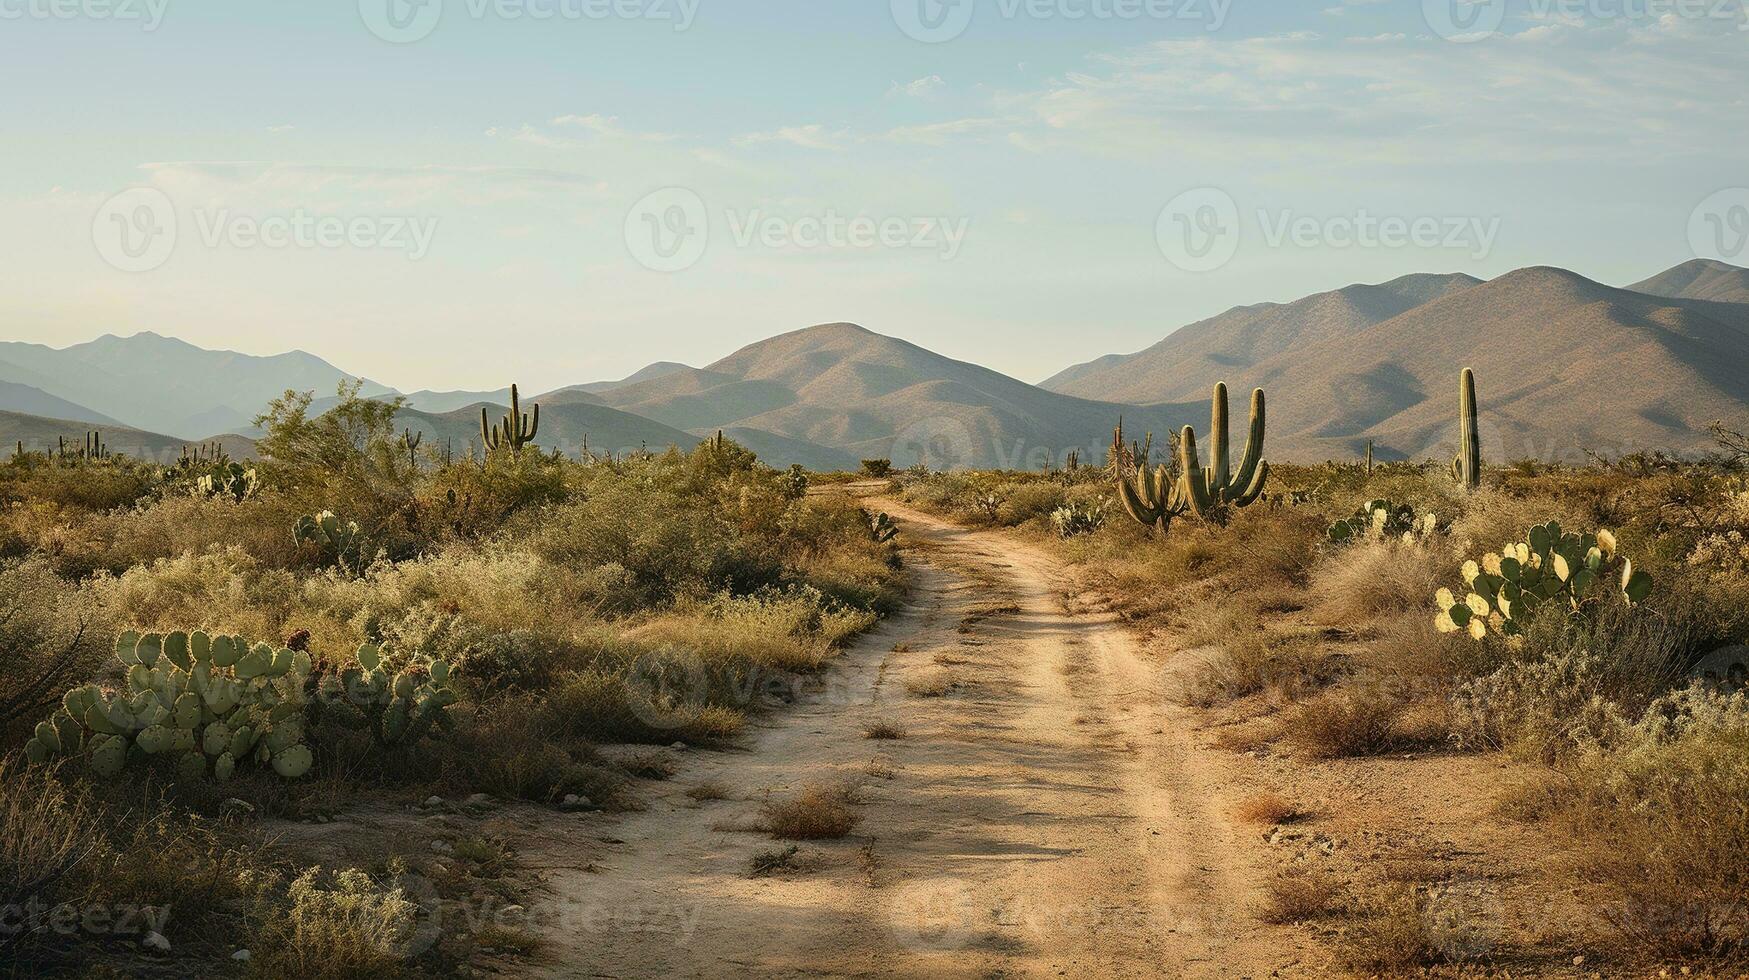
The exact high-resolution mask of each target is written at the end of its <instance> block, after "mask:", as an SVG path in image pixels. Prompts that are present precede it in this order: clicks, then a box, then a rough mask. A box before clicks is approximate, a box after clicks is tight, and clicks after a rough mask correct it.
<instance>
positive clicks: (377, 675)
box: [316, 643, 460, 746]
mask: <svg viewBox="0 0 1749 980" xmlns="http://www.w3.org/2000/svg"><path fill="white" fill-rule="evenodd" d="M450 680H451V678H450V667H449V664H448V662H446V661H444V660H441V659H438V660H431V661H429V662H426V663H423V664H414V663H409V664H408V665H407V666H405V667H404V668H403V669H401V670H399V671H394V670H392V669H391V668H390V667H389V666H388V663H387V661H386V660H385V655H384V652H383V650H382V648H381V647H379V646H377V645H375V644H372V643H366V644H363V645H362V646H360V647H359V648H358V654H357V657H356V663H354V664H352V665H349V666H347V667H346V668H344V669H342V670H340V671H338V672H337V673H330V674H326V675H324V676H323V677H322V678H321V679H320V680H319V681H318V683H317V686H316V694H317V717H318V718H324V719H333V720H335V721H337V722H339V723H340V724H342V725H345V726H347V727H350V728H354V729H362V730H366V731H369V732H370V734H371V737H372V738H374V739H375V740H376V742H377V744H378V745H383V746H411V745H414V744H416V743H418V742H419V740H420V739H423V738H424V737H425V736H427V735H428V734H430V733H431V730H432V728H433V727H438V728H445V729H447V728H448V727H449V725H450V724H451V722H450V719H449V716H448V715H446V714H445V713H444V709H445V708H448V707H449V706H450V705H452V704H455V703H456V702H457V701H458V700H460V696H459V695H458V694H457V693H456V691H455V689H454V688H453V687H451V686H450Z"/></svg>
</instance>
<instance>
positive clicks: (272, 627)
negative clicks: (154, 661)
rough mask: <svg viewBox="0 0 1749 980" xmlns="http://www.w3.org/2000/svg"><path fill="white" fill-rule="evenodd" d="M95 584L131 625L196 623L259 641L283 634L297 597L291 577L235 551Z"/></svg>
mask: <svg viewBox="0 0 1749 980" xmlns="http://www.w3.org/2000/svg"><path fill="white" fill-rule="evenodd" d="M93 585H94V588H95V591H96V594H97V595H98V597H99V598H100V600H101V601H102V602H103V603H104V605H105V606H106V607H107V608H109V609H110V610H111V611H112V615H113V617H114V618H115V619H116V620H117V621H121V622H125V623H127V624H128V625H130V626H135V627H139V628H141V629H178V628H183V627H185V626H187V625H189V624H200V625H201V626H202V627H203V628H205V629H207V630H209V631H216V632H225V633H236V634H240V635H244V636H259V637H278V636H283V635H285V633H286V632H287V630H286V629H285V625H286V623H287V621H288V620H289V619H290V617H291V616H292V614H293V612H294V610H295V609H296V608H297V605H298V600H299V593H300V588H299V583H298V580H297V578H296V576H294V575H293V574H292V573H290V572H287V571H285V570H282V569H273V568H267V567H264V566H263V565H262V564H261V562H259V561H257V560H256V559H254V558H252V557H250V556H249V555H248V554H247V553H246V552H244V551H243V550H242V549H241V548H237V547H227V548H223V549H218V548H214V549H212V550H209V551H206V552H204V553H201V554H185V555H182V556H180V557H176V558H163V559H159V560H157V561H154V562H152V563H151V564H150V565H138V566H135V567H134V568H131V569H129V570H128V571H126V572H125V573H123V574H122V575H121V576H119V577H117V578H100V579H97V580H96V581H95V582H94V583H93Z"/></svg>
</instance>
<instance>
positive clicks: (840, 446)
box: [0, 260, 1749, 469]
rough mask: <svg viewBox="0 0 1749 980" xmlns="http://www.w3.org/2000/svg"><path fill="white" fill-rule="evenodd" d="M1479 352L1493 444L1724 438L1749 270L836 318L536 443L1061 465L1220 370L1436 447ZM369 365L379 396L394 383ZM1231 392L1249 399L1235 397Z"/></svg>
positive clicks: (113, 383)
mask: <svg viewBox="0 0 1749 980" xmlns="http://www.w3.org/2000/svg"><path fill="white" fill-rule="evenodd" d="M1463 366H1472V367H1475V368H1476V370H1477V373H1478V380H1479V387H1480V394H1481V398H1482V403H1483V438H1484V449H1485V451H1486V452H1487V454H1488V455H1489V456H1490V457H1491V458H1494V459H1510V458H1514V457H1520V456H1527V457H1534V458H1542V459H1577V458H1580V457H1581V456H1582V455H1583V453H1584V451H1586V450H1591V449H1595V450H1601V451H1604V452H1618V451H1627V450H1629V449H1637V448H1659V449H1668V450H1677V451H1691V450H1697V449H1701V448H1705V447H1708V446H1710V444H1711V443H1710V437H1709V436H1708V435H1707V434H1706V432H1705V426H1706V423H1707V422H1709V421H1711V420H1712V419H1714V418H1742V417H1743V416H1744V415H1745V414H1749V270H1744V269H1739V268H1737V267H1735V266H1731V265H1727V264H1725V263H1721V262H1714V261H1710V260H1695V261H1691V262H1685V263H1683V264H1681V265H1679V266H1676V267H1674V268H1672V269H1669V270H1666V271H1665V272H1662V273H1659V274H1658V275H1656V276H1653V277H1651V278H1649V279H1646V280H1644V281H1642V282H1639V283H1636V284H1634V285H1633V286H1630V287H1626V288H1617V287H1613V286H1606V285H1603V284H1601V283H1598V282H1594V281H1592V280H1590V279H1587V278H1585V277H1584V276H1580V275H1578V274H1576V273H1573V272H1570V271H1567V270H1564V269H1558V268H1554V267H1548V266H1540V267H1533V268H1528V269H1520V270H1517V271H1515V272H1511V273H1508V274H1506V275H1503V276H1500V277H1499V278H1497V279H1494V280H1491V281H1488V282H1482V281H1480V280H1477V279H1475V278H1473V277H1470V276H1466V275H1461V274H1459V275H1434V274H1417V275H1410V276H1403V277H1400V278H1398V279H1394V280H1391V281H1390V282H1386V283H1380V284H1376V285H1366V284H1357V285H1352V286H1347V287H1343V288H1342V289H1337V290H1331V291H1328V292H1323V293H1318V294H1315V295H1312V296H1307V297H1304V298H1302V299H1299V300H1294V301H1291V302H1287V303H1263V304H1258V305H1255V306H1245V307H1237V308H1235V309H1233V310H1229V311H1227V312H1226V313H1223V314H1221V315H1219V316H1216V317H1211V318H1209V319H1207V320H1203V321H1200V322H1198V323H1194V324H1190V325H1188V326H1186V327H1184V328H1182V329H1180V330H1178V331H1175V332H1173V333H1171V334H1169V335H1168V336H1166V338H1165V339H1163V340H1161V341H1160V342H1159V343H1156V344H1154V345H1153V346H1151V347H1149V348H1147V349H1145V350H1142V351H1139V352H1137V353H1134V354H1113V355H1107V356H1105V357H1101V358H1098V359H1096V360H1093V361H1089V362H1087V363H1084V364H1079V365H1075V366H1072V367H1070V368H1067V369H1065V370H1064V371H1062V372H1059V373H1058V374H1057V375H1055V376H1053V377H1052V378H1051V379H1049V380H1048V381H1046V382H1045V383H1044V384H1043V385H1039V386H1034V385H1030V384H1027V383H1025V382H1022V381H1019V380H1017V379H1015V378H1011V377H1008V376H1006V375H1003V374H1001V373H999V372H996V371H993V370H991V369H989V368H985V367H981V366H979V365H976V364H970V363H966V362H963V361H957V360H954V359H952V358H948V357H944V356H942V355H939V354H935V353H933V352H931V351H928V350H926V349H924V348H922V347H919V346H917V345H916V344H912V343H909V342H907V341H904V340H900V339H897V338H894V337H889V336H884V335H882V334H878V333H875V332H873V331H870V330H867V329H865V328H863V327H860V326H857V325H855V324H849V323H829V324H823V325H820V326H816V327H809V328H806V329H802V330H797V331H792V332H790V333H785V334H780V335H778V336H775V337H771V338H768V339H766V340H762V341H759V342H757V343H753V344H749V345H747V346H746V347H743V348H742V349H740V350H738V351H736V352H734V353H733V354H730V355H729V356H727V357H724V358H722V359H720V360H718V361H716V362H714V363H711V364H709V365H706V366H705V367H702V368H694V367H688V366H686V365H685V364H681V363H678V362H674V361H659V362H656V363H654V364H651V365H649V366H648V367H646V368H644V369H642V370H640V371H638V372H636V373H634V374H632V375H631V376H629V377H627V378H623V379H620V380H619V381H607V382H592V383H586V384H577V385H570V386H567V387H563V388H560V389H557V390H556V391H552V392H549V393H547V394H545V395H540V396H535V397H532V398H531V397H525V398H524V403H525V405H527V404H531V403H535V402H538V403H540V404H541V406H542V432H541V435H540V437H539V438H538V439H537V442H538V443H539V444H540V445H541V446H542V447H543V448H548V449H550V448H554V447H557V448H559V449H561V450H563V451H564V452H566V453H567V454H575V452H576V451H577V450H578V449H580V448H581V445H582V441H583V438H584V437H585V435H586V436H587V438H588V440H589V445H590V448H591V449H594V450H596V451H625V450H628V449H634V448H639V447H648V448H651V449H662V448H665V447H666V446H668V445H676V446H681V447H683V448H684V447H686V446H689V445H691V444H693V443H696V442H697V441H699V440H700V439H703V438H705V437H708V436H709V435H710V434H711V433H713V432H714V431H716V430H719V429H721V430H724V431H725V432H726V433H727V434H729V435H730V436H731V437H733V438H735V439H737V440H738V441H740V442H742V443H743V444H745V445H747V446H749V447H750V448H752V449H754V450H755V451H756V452H758V453H759V454H760V455H761V458H763V459H765V460H766V462H768V463H771V464H773V465H777V466H782V465H787V464H788V463H791V462H798V463H802V464H803V465H806V466H809V467H810V468H815V469H844V468H853V467H855V466H856V465H857V462H858V460H860V459H864V458H875V457H884V458H890V459H892V460H893V462H894V463H895V464H897V465H900V466H905V465H910V464H911V463H914V462H918V461H922V462H926V463H928V464H929V465H931V466H933V467H937V468H941V467H954V466H974V467H1004V468H1020V469H1037V468H1038V467H1040V466H1042V465H1044V464H1045V463H1046V461H1047V460H1048V461H1050V462H1051V463H1052V464H1054V465H1060V464H1061V463H1062V461H1063V458H1064V456H1065V455H1066V453H1067V452H1069V451H1070V450H1078V451H1079V452H1080V454H1081V459H1082V460H1083V461H1084V462H1088V463H1096V462H1099V461H1100V460H1101V459H1102V458H1103V450H1104V446H1105V444H1106V442H1107V441H1108V440H1109V434H1110V431H1111V426H1112V425H1113V424H1114V423H1115V422H1116V420H1117V418H1118V416H1120V415H1122V416H1123V417H1124V418H1125V420H1126V423H1127V425H1128V426H1129V428H1130V430H1131V431H1132V432H1135V433H1137V434H1140V433H1142V432H1145V431H1153V432H1155V433H1156V434H1158V435H1160V436H1161V437H1162V438H1164V435H1165V433H1167V432H1169V431H1172V430H1174V429H1176V428H1177V427H1178V426H1181V425H1183V424H1185V423H1187V422H1188V423H1192V424H1195V425H1196V426H1197V427H1198V430H1199V432H1200V431H1201V430H1202V429H1203V428H1204V427H1205V426H1206V425H1207V417H1208V407H1207V406H1208V391H1209V389H1210V388H1211V387H1212V386H1213V384H1214V383H1215V382H1216V381H1225V382H1227V383H1228V385H1229V386H1230V387H1231V388H1233V389H1234V390H1235V392H1236V393H1238V394H1237V396H1236V397H1238V398H1239V399H1242V397H1243V394H1242V393H1243V391H1244V389H1248V388H1250V387H1253V386H1258V385H1261V386H1263V387H1265V388H1267V389H1268V391H1269V395H1270V399H1269V406H1270V414H1269V437H1268V446H1269V453H1270V454H1271V455H1272V456H1274V457H1275V458H1278V459H1283V460H1316V459H1323V458H1352V457H1353V456H1354V455H1355V454H1357V453H1359V452H1360V450H1361V448H1362V447H1363V446H1364V444H1365V443H1366V441H1367V440H1369V439H1370V440H1372V441H1373V442H1374V444H1375V449H1376V451H1377V452H1378V453H1379V454H1380V455H1381V456H1382V457H1384V458H1425V457H1427V456H1435V457H1439V456H1442V455H1446V454H1448V453H1449V452H1450V451H1451V449H1450V446H1449V443H1450V442H1451V441H1452V438H1453V434H1454V433H1455V426H1454V424H1453V421H1452V418H1453V415H1454V412H1455V408H1454V404H1453V403H1455V400H1456V395H1455V392H1454V391H1452V390H1451V389H1453V388H1455V386H1456V378H1457V372H1458V369H1459V368H1460V367H1463ZM215 377H217V378H221V379H222V380H220V381H212V380H211V379H213V378H215ZM347 377H348V375H346V374H345V373H344V372H342V371H341V370H340V369H339V368H336V367H334V366H333V365H331V364H329V363H328V362H326V361H323V360H321V359H320V358H316V357H314V356H313V355H309V354H304V353H301V352H293V353H290V354H284V355H278V356H276V357H270V358H257V357H250V356H248V355H241V354H235V353H231V352H224V351H203V350H201V349H200V348H198V347H194V346H192V345H189V344H185V343H183V342H182V341H178V340H173V339H170V338H164V337H159V336H158V335H156V334H140V335H136V336H135V337H131V338H118V337H103V338H99V339H98V340H97V341H93V342H91V343H89V344H81V345H77V346H75V347H70V348H67V349H66V350H64V351H55V350H52V349H50V348H46V347H42V346H40V345H31V344H18V343H7V344H0V411H3V410H11V411H13V412H14V413H19V412H22V414H21V415H19V417H21V418H27V419H32V420H34V421H31V422H29V424H15V426H14V429H15V430H16V431H35V430H42V431H43V432H44V433H45V434H48V433H52V432H55V431H65V432H67V433H68V434H77V433H78V432H79V431H81V430H82V429H83V428H90V427H98V428H103V429H105V430H109V429H116V430H117V431H120V430H121V429H122V428H125V426H122V425H121V423H122V422H125V423H127V424H128V425H131V426H133V427H134V428H133V429H129V430H127V431H128V432H129V433H132V432H141V433H144V434H145V435H144V436H141V437H139V438H141V439H142V440H144V441H145V442H151V440H150V439H146V438H145V437H146V436H151V434H152V433H153V432H154V431H167V432H175V433H177V434H175V435H168V436H160V437H155V438H156V439H157V440H158V441H159V442H164V443H165V444H166V445H168V444H170V443H175V444H178V445H179V444H180V442H183V441H192V439H189V438H186V437H185V436H183V435H182V433H185V432H186V433H189V434H190V435H191V436H193V438H202V437H203V436H210V434H211V433H213V432H218V431H225V430H226V429H227V428H229V429H232V430H237V429H244V428H246V427H247V425H248V420H249V419H250V418H252V417H253V416H254V414H256V413H257V412H259V411H260V409H261V408H262V407H264V406H265V405H266V403H267V401H268V400H269V399H271V398H273V397H277V396H278V395H280V394H282V393H283V392H284V391H285V390H286V389H288V388H292V389H298V390H313V391H315V392H316V393H317V394H318V395H319V396H323V397H319V398H318V399H317V400H316V402H315V403H314V405H313V407H314V408H315V409H316V410H318V411H319V410H321V409H322V408H324V407H326V405H328V404H330V403H331V402H332V396H331V395H325V394H324V393H325V392H332V391H333V390H334V387H335V386H336V385H337V384H339V383H340V381H341V380H342V379H345V378H347ZM164 378H171V379H183V378H195V379H200V381H199V382H198V383H196V382H192V381H191V382H189V383H187V384H178V383H172V384H165V383H163V379H164ZM365 385H366V387H365V394H366V395H367V396H370V397H379V398H392V397H397V396H398V393H397V392H395V391H394V390H393V389H390V388H387V387H384V386H382V385H376V384H373V383H370V382H366V383H365ZM404 397H405V398H406V399H407V408H406V409H404V411H403V415H402V420H401V424H403V425H405V426H407V427H409V428H413V429H415V431H422V432H427V433H428V435H429V436H430V437H431V438H433V439H434V440H439V441H442V442H443V443H445V444H446V445H448V446H449V447H450V448H451V449H452V450H453V451H455V452H457V453H461V452H465V451H466V447H467V445H468V444H469V443H470V442H475V441H477V440H478V437H479V410H480V407H481V406H482V405H486V406H488V409H489V411H490V412H491V413H492V414H493V415H494V416H496V415H497V414H501V413H502V412H503V410H504V409H503V406H504V404H505V403H506V402H507V400H508V392H507V391H506V390H500V391H494V392H467V391H457V392H431V391H421V392H415V393H413V394H412V395H408V396H404ZM253 399H259V403H258V404H257V403H254V402H253V401H252V400H253ZM244 405H249V406H251V407H249V408H247V409H246V410H245V409H244V408H243V407H242V406H244ZM111 408H114V409H115V410H114V411H110V410H109V409H111ZM1235 411H1236V412H1239V413H1240V414H1241V415H1242V407H1241V406H1240V405H1239V404H1235ZM154 412H156V413H157V414H153V413H154ZM142 418H164V419H169V420H171V421H172V422H173V423H174V424H172V425H169V426H165V427H162V428H160V427H158V426H155V425H147V424H145V423H144V422H143V421H142ZM117 419H119V420H121V422H117V421H116V420H117ZM1236 424H1237V423H1236ZM129 438H135V437H133V436H132V435H130V436H129ZM111 442H112V445H116V444H117V442H116V440H113V439H112V440H111Z"/></svg>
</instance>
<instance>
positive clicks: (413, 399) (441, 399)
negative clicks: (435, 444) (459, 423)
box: [404, 388, 510, 415]
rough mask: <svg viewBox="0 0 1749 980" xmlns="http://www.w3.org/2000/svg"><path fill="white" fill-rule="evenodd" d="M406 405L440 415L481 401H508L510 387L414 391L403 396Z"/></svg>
mask: <svg viewBox="0 0 1749 980" xmlns="http://www.w3.org/2000/svg"><path fill="white" fill-rule="evenodd" d="M404 397H405V398H406V399H407V407H408V408H411V409H416V410H418V411H421V412H429V413H432V414H439V415H441V414H442V413H444V412H453V411H456V410H457V409H462V408H467V407H468V406H469V405H478V404H479V403H481V402H508V401H509V400H510V389H509V388H499V389H498V390H497V391H427V390H422V391H415V392H412V393H411V394H408V395H406V396H404Z"/></svg>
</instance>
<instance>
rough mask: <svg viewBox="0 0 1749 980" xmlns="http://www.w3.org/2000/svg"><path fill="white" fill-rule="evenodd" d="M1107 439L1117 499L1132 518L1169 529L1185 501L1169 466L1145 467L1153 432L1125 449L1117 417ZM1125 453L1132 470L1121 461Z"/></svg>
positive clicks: (1183, 506) (1154, 526)
mask: <svg viewBox="0 0 1749 980" xmlns="http://www.w3.org/2000/svg"><path fill="white" fill-rule="evenodd" d="M1111 440H1112V447H1113V448H1112V460H1113V466H1114V467H1115V469H1116V473H1117V500H1118V503H1120V504H1122V505H1123V509H1124V512H1125V513H1127V514H1129V515H1130V517H1132V518H1134V519H1135V520H1136V521H1138V522H1140V523H1142V524H1146V525H1147V526H1148V527H1151V528H1154V529H1156V530H1158V531H1159V532H1160V533H1161V534H1165V533H1166V532H1167V531H1169V530H1171V529H1172V519H1173V518H1175V517H1178V516H1180V515H1182V514H1183V513H1184V512H1185V510H1187V509H1188V507H1189V505H1188V504H1186V503H1185V500H1184V493H1183V490H1182V489H1181V487H1180V484H1179V482H1177V481H1174V480H1173V479H1172V471H1171V469H1170V468H1169V467H1167V466H1166V465H1165V464H1164V463H1162V464H1161V465H1159V466H1157V467H1155V468H1154V469H1153V471H1152V472H1150V471H1149V469H1148V456H1149V454H1150V453H1151V452H1152V450H1153V445H1154V436H1153V434H1152V433H1150V434H1149V435H1148V438H1147V440H1146V441H1144V442H1141V443H1137V444H1136V445H1134V446H1133V447H1131V448H1130V449H1128V450H1125V449H1124V445H1123V421H1122V420H1121V419H1120V420H1118V423H1117V428H1116V429H1113V430H1112V433H1111ZM1126 455H1127V456H1128V457H1129V460H1130V462H1131V463H1132V464H1133V467H1134V472H1133V473H1131V472H1129V467H1126V466H1125V465H1124V463H1125V461H1124V457H1125V456H1126Z"/></svg>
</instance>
